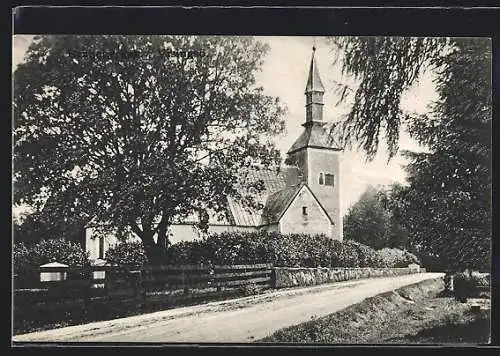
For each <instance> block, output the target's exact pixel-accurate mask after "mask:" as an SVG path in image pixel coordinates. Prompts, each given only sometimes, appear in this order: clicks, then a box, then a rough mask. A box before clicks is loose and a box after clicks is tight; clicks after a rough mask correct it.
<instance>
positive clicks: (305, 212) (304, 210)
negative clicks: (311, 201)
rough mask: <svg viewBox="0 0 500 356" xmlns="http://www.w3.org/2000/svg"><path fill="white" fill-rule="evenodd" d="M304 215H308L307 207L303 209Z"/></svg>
mask: <svg viewBox="0 0 500 356" xmlns="http://www.w3.org/2000/svg"><path fill="white" fill-rule="evenodd" d="M302 215H307V206H303V207H302Z"/></svg>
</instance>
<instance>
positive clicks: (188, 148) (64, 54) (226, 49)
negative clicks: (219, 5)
mask: <svg viewBox="0 0 500 356" xmlns="http://www.w3.org/2000/svg"><path fill="white" fill-rule="evenodd" d="M267 50H268V48H267V46H265V45H263V44H261V43H259V42H257V41H255V40H254V39H253V38H250V37H217V36H214V37H209V36H41V37H37V38H35V41H34V43H33V44H32V45H31V47H30V48H29V50H28V52H27V55H26V61H25V63H23V64H21V65H20V66H19V67H18V68H17V70H16V71H15V73H14V125H15V126H14V140H15V146H14V179H15V194H14V199H15V203H23V204H28V205H29V206H31V208H32V209H33V210H34V211H35V213H36V215H35V216H37V218H38V220H39V221H41V222H44V224H45V225H48V226H49V227H54V228H59V227H60V226H75V225H77V226H82V227H84V226H86V225H87V224H88V223H89V222H91V221H92V222H93V223H98V224H99V226H100V227H101V230H102V231H105V230H109V229H118V230H119V232H122V231H123V230H124V229H130V230H131V231H132V232H133V233H135V234H136V235H137V236H139V237H140V238H141V240H142V242H143V243H144V245H145V247H146V250H147V252H148V253H149V254H150V257H151V256H153V255H154V254H153V251H155V250H156V251H157V250H158V249H155V247H160V250H161V249H164V248H165V247H166V246H167V245H168V237H167V236H168V227H169V225H170V224H171V223H172V222H173V221H174V219H176V218H182V217H184V216H187V215H189V214H192V213H193V212H194V213H196V214H198V215H199V216H200V222H201V223H200V224H201V225H202V227H206V222H207V214H208V211H214V212H216V213H218V215H219V216H222V215H223V214H224V212H225V208H226V199H225V197H226V195H228V194H231V195H234V196H236V197H237V198H240V199H244V200H245V201H247V203H248V204H252V203H253V202H252V201H251V198H250V197H242V196H238V194H237V192H236V191H235V188H234V187H235V184H236V183H237V180H238V174H237V172H238V171H240V170H241V168H242V167H244V166H247V165H249V164H250V163H251V162H259V163H261V164H264V165H270V164H272V163H274V162H276V161H277V160H278V159H279V152H278V151H277V150H276V149H275V147H274V145H273V144H272V142H271V137H272V135H274V134H277V133H279V132H281V131H282V130H283V121H282V119H281V117H282V114H283V111H284V108H283V107H282V105H281V104H280V103H279V101H278V99H276V98H273V97H269V96H266V95H264V94H263V89H262V88H260V87H258V86H256V84H255V77H254V75H255V73H256V71H258V70H259V68H260V66H261V65H262V63H263V56H264V55H265V53H266V51H267ZM256 188H257V189H259V187H258V186H257V187H256Z"/></svg>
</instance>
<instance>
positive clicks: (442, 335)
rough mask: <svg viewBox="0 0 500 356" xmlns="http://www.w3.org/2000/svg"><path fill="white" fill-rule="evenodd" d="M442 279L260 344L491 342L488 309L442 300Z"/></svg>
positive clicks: (289, 330)
mask: <svg viewBox="0 0 500 356" xmlns="http://www.w3.org/2000/svg"><path fill="white" fill-rule="evenodd" d="M443 288H444V282H443V280H442V279H436V280H429V281H424V282H420V283H417V284H414V285H410V286H407V287H404V288H401V289H398V290H396V291H393V292H388V293H384V294H380V295H377V296H375V297H372V298H368V299H366V300H364V301H363V302H361V303H359V304H356V305H353V306H350V307H348V308H346V309H344V310H342V311H339V312H337V313H333V314H330V315H328V316H326V317H322V318H318V319H313V320H311V321H309V322H306V323H303V324H299V325H295V326H292V327H288V328H285V329H282V330H279V331H277V332H276V333H274V334H273V335H271V336H269V337H267V338H265V339H262V340H258V342H273V343H276V342H279V343H322V344H336V343H341V344H364V343H366V344H387V343H389V344H401V343H405V344H407V343H410V344H422V343H425V344H442V343H474V344H484V343H488V342H489V335H490V310H481V311H480V312H479V313H472V312H471V311H470V304H469V303H460V302H458V301H456V300H455V299H454V298H452V297H442V296H440V292H441V291H442V290H443Z"/></svg>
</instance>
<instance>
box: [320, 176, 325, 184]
mask: <svg viewBox="0 0 500 356" xmlns="http://www.w3.org/2000/svg"><path fill="white" fill-rule="evenodd" d="M323 184H325V178H324V176H323V173H320V174H319V185H323Z"/></svg>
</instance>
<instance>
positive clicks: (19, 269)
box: [13, 239, 90, 278]
mask: <svg viewBox="0 0 500 356" xmlns="http://www.w3.org/2000/svg"><path fill="white" fill-rule="evenodd" d="M50 262H59V263H63V264H65V265H68V266H69V267H70V269H71V268H73V267H74V268H82V267H89V266H90V261H89V256H88V253H87V252H85V251H84V250H83V249H82V247H81V246H80V245H79V244H77V243H74V242H72V241H66V240H63V239H50V240H43V241H41V242H39V243H37V244H35V245H33V246H31V247H26V246H25V245H24V244H23V243H16V244H14V249H13V267H14V273H15V274H17V275H18V276H20V277H21V278H23V277H30V278H32V277H35V278H38V271H39V267H40V266H41V265H44V264H46V263H50Z"/></svg>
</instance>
